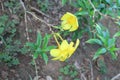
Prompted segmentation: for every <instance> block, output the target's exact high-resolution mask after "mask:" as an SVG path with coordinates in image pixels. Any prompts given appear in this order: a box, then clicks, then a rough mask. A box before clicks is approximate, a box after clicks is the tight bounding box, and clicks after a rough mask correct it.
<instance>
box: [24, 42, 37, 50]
mask: <svg viewBox="0 0 120 80" xmlns="http://www.w3.org/2000/svg"><path fill="white" fill-rule="evenodd" d="M25 46H27V47H31V48H32V49H34V48H35V45H34V44H33V43H31V42H27V43H26V44H25Z"/></svg>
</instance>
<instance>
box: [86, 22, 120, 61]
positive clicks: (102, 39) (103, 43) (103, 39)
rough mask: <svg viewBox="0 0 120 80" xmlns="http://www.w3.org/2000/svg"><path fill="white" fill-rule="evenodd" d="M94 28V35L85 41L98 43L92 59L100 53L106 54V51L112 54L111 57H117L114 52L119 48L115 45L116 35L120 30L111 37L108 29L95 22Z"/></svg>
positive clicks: (118, 34)
mask: <svg viewBox="0 0 120 80" xmlns="http://www.w3.org/2000/svg"><path fill="white" fill-rule="evenodd" d="M95 30H96V33H95V35H96V37H95V38H92V39H89V40H88V41H86V42H87V43H90V44H98V45H100V48H99V49H98V50H97V51H96V53H95V55H94V57H93V60H95V59H96V58H98V57H99V56H100V55H103V54H106V53H107V52H108V53H109V54H110V55H111V56H112V59H117V56H116V54H115V52H116V51H117V50H119V48H116V46H115V45H116V40H117V37H118V36H120V31H119V32H116V33H115V34H114V35H113V36H112V38H111V37H110V34H109V31H108V29H105V30H103V28H102V27H101V26H100V25H98V24H97V25H96V26H95Z"/></svg>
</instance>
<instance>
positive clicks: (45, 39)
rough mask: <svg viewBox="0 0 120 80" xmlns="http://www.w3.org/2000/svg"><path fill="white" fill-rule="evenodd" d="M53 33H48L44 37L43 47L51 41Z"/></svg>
mask: <svg viewBox="0 0 120 80" xmlns="http://www.w3.org/2000/svg"><path fill="white" fill-rule="evenodd" d="M50 37H51V35H48V34H46V35H45V37H44V38H43V43H42V48H43V49H44V48H46V47H47V45H48V42H49V39H50Z"/></svg>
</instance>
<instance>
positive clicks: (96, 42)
mask: <svg viewBox="0 0 120 80" xmlns="http://www.w3.org/2000/svg"><path fill="white" fill-rule="evenodd" d="M86 42H87V43H90V44H99V45H102V42H101V41H100V40H99V39H89V40H88V41H86Z"/></svg>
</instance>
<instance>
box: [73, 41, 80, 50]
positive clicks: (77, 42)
mask: <svg viewBox="0 0 120 80" xmlns="http://www.w3.org/2000/svg"><path fill="white" fill-rule="evenodd" d="M79 44H80V40H79V39H77V41H76V44H75V47H74V48H75V49H76V48H77V47H78V46H79Z"/></svg>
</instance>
